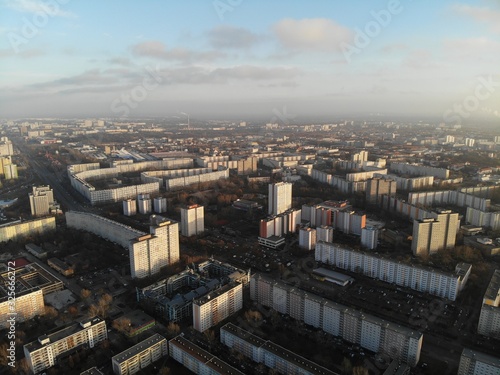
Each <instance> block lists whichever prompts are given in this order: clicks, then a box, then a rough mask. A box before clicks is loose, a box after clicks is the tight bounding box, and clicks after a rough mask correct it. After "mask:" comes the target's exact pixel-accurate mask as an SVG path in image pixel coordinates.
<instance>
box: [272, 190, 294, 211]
mask: <svg viewBox="0 0 500 375" xmlns="http://www.w3.org/2000/svg"><path fill="white" fill-rule="evenodd" d="M268 201H269V210H268V213H269V215H279V214H281V213H283V212H285V211H286V210H288V209H290V208H292V184H291V183H289V182H278V183H275V184H269V196H268Z"/></svg>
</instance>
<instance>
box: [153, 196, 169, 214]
mask: <svg viewBox="0 0 500 375" xmlns="http://www.w3.org/2000/svg"><path fill="white" fill-rule="evenodd" d="M153 209H154V212H156V213H157V214H161V213H164V212H167V198H163V197H156V198H155V199H153Z"/></svg>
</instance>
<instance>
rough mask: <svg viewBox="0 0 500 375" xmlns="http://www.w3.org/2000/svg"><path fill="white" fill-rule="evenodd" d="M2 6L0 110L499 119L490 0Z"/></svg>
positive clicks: (55, 0) (55, 1)
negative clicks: (422, 2) (423, 2)
mask: <svg viewBox="0 0 500 375" xmlns="http://www.w3.org/2000/svg"><path fill="white" fill-rule="evenodd" d="M44 4H50V6H47V5H44ZM0 7H1V12H0V20H1V23H2V27H0V36H1V39H0V66H1V68H2V69H1V71H0V75H1V94H0V117H4V118H7V117H8V118H23V117H113V118H119V117H123V118H126V117H128V118H141V117H167V116H175V115H177V116H180V117H182V115H181V113H189V114H190V115H191V116H192V117H193V118H220V119H241V120H245V119H262V121H266V119H268V121H269V122H272V121H278V122H283V123H288V122H294V121H299V120H300V119H303V120H304V121H307V119H309V118H317V119H321V118H324V119H325V120H326V119H328V118H330V117H336V118H338V117H353V116H368V117H370V118H377V117H378V118H380V119H383V118H384V119H385V118H390V117H391V116H393V117H402V118H414V119H419V118H422V119H426V118H435V119H436V120H439V119H443V120H444V121H446V122H450V123H452V122H454V123H455V122H458V123H468V122H469V123H470V122H474V121H485V122H494V121H497V120H499V121H500V72H499V70H500V69H499V68H498V61H500V40H499V37H500V27H499V26H498V22H497V21H498V20H499V19H500V3H498V2H497V1H493V0H476V1H442V2H439V3H437V4H436V3H431V4H429V3H425V5H424V4H421V3H418V2H412V1H409V0H407V1H403V0H402V1H397V0H392V1H354V2H349V3H347V2H342V3H340V4H332V3H330V2H320V1H311V2H300V1H290V2H287V3H286V4H284V3H282V2H279V1H271V2H264V1H248V0H246V1H236V0H231V1H229V0H215V1H206V2H197V3H196V6H191V7H189V4H186V3H184V2H175V3H173V2H162V1H150V2H148V3H146V4H145V3H140V2H132V1H122V2H119V3H114V2H107V3H102V2H90V3H89V2H83V1H77V0H73V1H69V0H50V1H45V2H42V1H38V0H16V1H1V2H0Z"/></svg>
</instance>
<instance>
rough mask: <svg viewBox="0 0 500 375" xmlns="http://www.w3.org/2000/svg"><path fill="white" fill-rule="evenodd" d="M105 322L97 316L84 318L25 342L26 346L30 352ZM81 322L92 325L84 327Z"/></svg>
mask: <svg viewBox="0 0 500 375" xmlns="http://www.w3.org/2000/svg"><path fill="white" fill-rule="evenodd" d="M103 322H104V320H102V319H101V318H99V317H97V316H96V317H94V318H90V319H87V320H82V321H81V322H76V323H71V324H70V325H69V326H67V327H64V328H58V330H57V331H54V332H52V333H48V334H45V335H43V336H40V337H39V338H38V339H37V340H34V341H31V342H29V343H27V344H25V345H24V347H25V348H26V349H27V350H28V351H29V352H33V351H35V350H38V349H40V348H42V347H44V346H46V345H50V344H52V343H54V342H57V341H59V340H62V339H64V338H66V337H69V336H71V335H74V334H75V333H77V332H80V331H83V330H85V329H88V328H89V327H92V326H95V325H97V324H99V323H103ZM81 323H90V326H89V327H86V328H83V327H82V326H81ZM40 339H49V340H50V341H49V343H48V344H41V343H40V341H39V340H40Z"/></svg>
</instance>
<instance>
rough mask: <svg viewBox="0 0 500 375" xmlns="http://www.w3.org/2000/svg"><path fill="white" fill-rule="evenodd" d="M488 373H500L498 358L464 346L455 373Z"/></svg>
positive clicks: (481, 374)
mask: <svg viewBox="0 0 500 375" xmlns="http://www.w3.org/2000/svg"><path fill="white" fill-rule="evenodd" d="M490 374H491V375H494V374H500V358H497V357H493V356H491V355H487V354H484V353H481V352H476V351H475V350H471V349H466V348H464V350H463V351H462V356H461V357H460V364H459V365H458V372H457V375H490Z"/></svg>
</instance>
